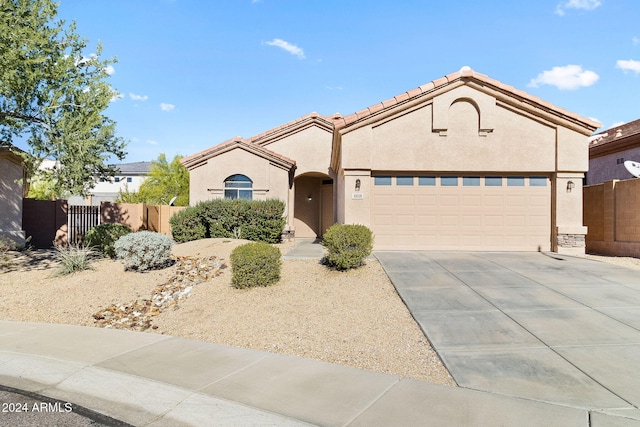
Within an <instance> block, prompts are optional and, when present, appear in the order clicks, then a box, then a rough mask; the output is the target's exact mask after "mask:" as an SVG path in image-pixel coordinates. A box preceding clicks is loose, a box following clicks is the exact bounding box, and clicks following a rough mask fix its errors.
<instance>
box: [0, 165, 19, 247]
mask: <svg viewBox="0 0 640 427" xmlns="http://www.w3.org/2000/svg"><path fill="white" fill-rule="evenodd" d="M10 157H14V155H13V154H10V153H7V154H4V153H3V154H0V237H6V238H9V239H11V240H13V241H14V242H15V243H17V244H18V245H19V246H22V245H24V243H25V234H24V231H23V230H22V183H21V181H20V180H21V179H22V178H23V169H22V166H21V165H20V164H18V163H17V162H16V161H15V160H14V159H13V158H10Z"/></svg>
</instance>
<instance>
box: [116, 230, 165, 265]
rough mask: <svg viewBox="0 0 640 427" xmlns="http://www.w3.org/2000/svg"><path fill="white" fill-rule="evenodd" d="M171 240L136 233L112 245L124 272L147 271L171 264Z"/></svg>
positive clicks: (143, 232) (154, 235)
mask: <svg viewBox="0 0 640 427" xmlns="http://www.w3.org/2000/svg"><path fill="white" fill-rule="evenodd" d="M172 246H173V240H171V238H170V237H169V236H165V235H164V234H160V233H155V232H152V231H138V232H136V233H130V234H127V235H125V236H122V237H121V238H120V239H118V241H117V242H116V244H115V245H114V247H115V251H116V257H117V258H118V259H119V260H120V261H121V262H122V263H123V264H124V267H125V270H138V271H143V270H148V269H153V268H160V267H164V266H167V265H169V264H170V263H171V257H170V256H171V247H172Z"/></svg>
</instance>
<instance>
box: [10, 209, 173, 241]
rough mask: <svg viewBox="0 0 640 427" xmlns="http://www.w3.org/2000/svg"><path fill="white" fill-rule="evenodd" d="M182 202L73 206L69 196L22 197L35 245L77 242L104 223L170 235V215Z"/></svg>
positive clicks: (28, 231) (26, 225)
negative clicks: (158, 204) (172, 203)
mask: <svg viewBox="0 0 640 427" xmlns="http://www.w3.org/2000/svg"><path fill="white" fill-rule="evenodd" d="M182 209H184V207H183V206H164V205H162V206H156V205H146V204H144V203H138V204H130V203H111V202H102V203H101V204H100V206H73V205H68V204H67V201H66V200H55V201H50V200H34V199H23V204H22V227H23V229H24V231H25V233H26V235H27V237H29V236H30V237H31V240H30V242H29V244H30V245H31V246H33V247H35V248H50V247H51V246H53V245H61V246H66V245H67V244H68V243H69V242H71V243H78V242H81V241H82V238H83V237H84V235H85V234H86V232H87V231H89V230H90V229H91V228H93V227H95V226H96V225H98V224H102V223H119V224H125V225H128V226H129V227H130V228H131V229H132V230H134V231H139V230H149V231H155V232H158V233H162V234H167V235H171V225H170V224H169V218H171V216H172V215H173V214H174V213H176V212H178V211H180V210H182Z"/></svg>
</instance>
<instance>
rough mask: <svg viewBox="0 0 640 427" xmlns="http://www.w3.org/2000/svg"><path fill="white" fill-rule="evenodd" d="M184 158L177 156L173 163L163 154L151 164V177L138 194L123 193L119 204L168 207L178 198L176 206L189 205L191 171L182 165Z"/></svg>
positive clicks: (119, 197) (146, 180) (119, 198)
mask: <svg viewBox="0 0 640 427" xmlns="http://www.w3.org/2000/svg"><path fill="white" fill-rule="evenodd" d="M181 158H182V156H179V155H178V156H175V157H174V158H173V160H172V161H171V163H169V162H168V161H167V156H166V155H165V154H164V153H161V154H160V155H159V156H158V159H157V160H154V161H152V162H151V170H150V171H149V177H148V178H147V179H145V180H144V182H143V183H142V185H140V189H139V190H138V191H137V192H129V191H128V190H127V191H121V192H120V194H119V196H118V202H122V203H148V204H150V205H168V204H169V202H170V201H171V199H173V198H174V197H176V199H175V201H174V203H173V204H174V205H175V206H188V205H189V171H188V170H187V168H185V167H184V165H183V164H182V163H180V159H181Z"/></svg>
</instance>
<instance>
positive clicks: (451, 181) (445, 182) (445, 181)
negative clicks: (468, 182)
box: [440, 176, 458, 187]
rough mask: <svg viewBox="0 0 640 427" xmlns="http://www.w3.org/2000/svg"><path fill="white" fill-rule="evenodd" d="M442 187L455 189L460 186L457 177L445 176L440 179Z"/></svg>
mask: <svg viewBox="0 0 640 427" xmlns="http://www.w3.org/2000/svg"><path fill="white" fill-rule="evenodd" d="M440 185H442V186H443V187H455V186H457V185H458V177H457V176H443V177H441V178H440Z"/></svg>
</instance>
